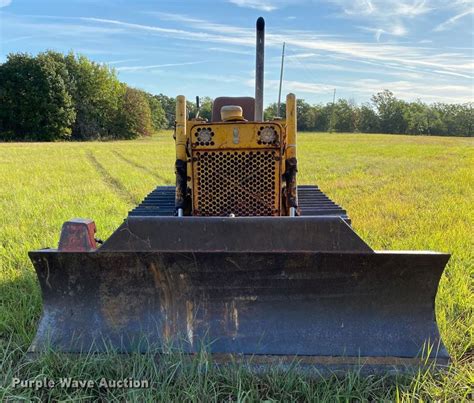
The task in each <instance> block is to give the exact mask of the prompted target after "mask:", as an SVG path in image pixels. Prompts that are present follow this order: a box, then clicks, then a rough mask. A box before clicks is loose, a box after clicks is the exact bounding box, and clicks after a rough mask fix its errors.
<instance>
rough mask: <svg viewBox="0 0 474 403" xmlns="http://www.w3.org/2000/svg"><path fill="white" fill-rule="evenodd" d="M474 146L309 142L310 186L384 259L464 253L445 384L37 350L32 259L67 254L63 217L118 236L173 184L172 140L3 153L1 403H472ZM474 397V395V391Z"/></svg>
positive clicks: (308, 138) (440, 314) (403, 139)
mask: <svg viewBox="0 0 474 403" xmlns="http://www.w3.org/2000/svg"><path fill="white" fill-rule="evenodd" d="M473 146H474V139H466V138H440V137H414V136H390V135H359V134H351V135H335V134H331V135H330V134H310V133H306V134H301V135H300V138H299V161H300V169H299V183H301V184H315V183H317V184H318V185H319V186H320V187H321V188H322V189H323V190H324V191H325V192H326V193H327V194H328V195H329V196H330V197H331V198H333V199H334V200H335V201H336V202H338V203H339V204H341V205H342V206H344V207H345V209H346V210H348V212H349V214H350V216H351V218H352V221H353V226H354V228H355V229H356V231H357V232H358V233H359V234H360V235H361V236H362V237H363V238H364V239H365V240H366V241H367V242H368V243H369V244H370V245H371V246H372V247H373V248H375V249H421V250H437V251H446V252H450V253H452V258H451V260H450V263H449V264H448V267H447V269H446V271H445V274H444V276H443V278H442V281H441V285H440V289H439V292H438V297H437V301H436V313H437V319H438V324H439V327H440V330H441V334H442V337H443V340H444V342H445V344H446V346H447V348H448V350H449V352H450V354H451V356H452V358H453V363H452V366H451V368H450V369H449V370H448V371H447V372H445V373H442V374H438V375H435V376H432V375H430V374H429V373H419V374H417V375H416V376H412V377H398V378H394V377H366V378H364V377H361V376H359V375H358V374H348V375H347V376H346V377H343V378H336V377H332V378H329V379H317V378H306V377H305V376H304V375H301V374H299V373H298V372H296V371H293V372H289V373H284V372H278V371H274V372H272V373H269V374H264V375H260V376H254V375H252V374H250V373H248V372H247V371H246V370H245V369H244V368H240V367H238V368H234V369H232V370H230V369H215V368H213V367H208V360H207V358H206V357H205V356H202V357H197V358H196V360H195V362H193V363H192V365H183V363H182V360H181V359H180V357H179V356H178V355H170V356H169V357H167V358H166V359H167V360H168V361H167V362H165V363H161V364H159V363H157V362H155V361H154V360H153V359H152V357H151V355H136V356H132V357H131V358H128V359H124V358H122V357H120V356H117V355H114V354H110V355H105V356H100V357H92V356H87V357H83V358H81V359H78V358H74V357H64V356H58V355H55V354H53V353H51V354H47V355H45V356H43V357H39V358H37V359H36V360H34V361H30V360H28V359H27V358H26V356H25V352H26V350H27V348H28V346H29V343H30V342H31V339H32V337H33V336H34V333H35V326H36V322H37V320H38V318H39V315H40V312H41V298H40V294H39V288H38V284H37V282H36V276H35V274H34V272H33V269H32V266H31V264H30V262H29V260H28V257H27V252H28V251H29V250H32V249H37V248H41V247H45V246H56V244H57V242H58V237H59V232H60V228H61V224H62V223H63V221H65V220H67V219H69V218H72V217H90V218H93V219H94V220H95V222H96V224H97V227H98V236H99V237H100V238H107V237H108V236H109V235H110V234H111V232H112V231H113V230H114V229H115V228H116V227H117V226H118V225H119V224H120V223H121V222H122V220H123V218H124V217H125V216H126V214H127V212H128V210H130V209H131V208H132V206H134V205H135V204H136V203H138V202H139V201H140V200H141V199H142V198H143V197H144V196H145V195H146V194H147V193H148V192H150V191H151V190H152V189H153V188H154V187H155V186H156V185H159V184H171V183H172V182H173V176H174V175H173V163H174V148H173V141H172V139H171V134H170V133H169V132H167V133H163V134H161V135H159V136H156V137H153V138H151V139H147V140H138V141H129V142H109V143H53V144H51V143H49V144H19V143H11V144H0V302H1V304H0V375H1V379H0V400H1V401H4V400H7V399H13V400H16V399H25V400H30V399H47V398H49V399H56V400H68V399H73V398H80V399H84V400H87V399H91V398H116V399H120V400H125V399H127V400H128V399H132V398H139V399H149V400H152V399H156V400H161V401H166V400H168V399H172V400H175V401H183V400H192V401H222V400H239V401H254V400H267V401H275V400H276V401H279V400H283V401H290V400H294V399H296V400H300V401H301V400H313V401H318V400H324V399H328V400H329V399H331V398H338V399H340V400H364V399H376V400H379V399H380V400H382V399H386V400H412V399H417V398H421V399H424V400H432V399H440V400H445V399H451V400H463V399H469V397H470V398H472V394H471V395H469V393H470V392H471V391H472V387H473V385H474V363H473V360H474V354H473V347H474V292H473V291H474V280H473V278H474V147H473ZM66 376H69V377H73V378H78V379H93V380H98V379H100V378H102V377H106V378H109V379H122V378H127V377H133V378H135V379H148V380H149V382H150V388H148V389H103V388H102V389H101V388H98V387H94V388H91V389H79V390H76V389H61V388H54V389H41V390H38V391H35V390H34V389H27V388H13V387H12V386H11V380H12V378H13V377H18V378H22V379H30V380H39V379H42V378H44V377H46V378H50V379H58V378H59V377H66ZM471 393H472V392H471Z"/></svg>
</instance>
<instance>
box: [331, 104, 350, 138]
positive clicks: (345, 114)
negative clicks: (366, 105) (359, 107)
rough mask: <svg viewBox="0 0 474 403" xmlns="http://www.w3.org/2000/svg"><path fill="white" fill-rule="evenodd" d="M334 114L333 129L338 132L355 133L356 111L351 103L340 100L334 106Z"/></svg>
mask: <svg viewBox="0 0 474 403" xmlns="http://www.w3.org/2000/svg"><path fill="white" fill-rule="evenodd" d="M333 106H334V114H332V113H331V115H332V119H331V128H332V130H335V131H337V132H353V131H354V129H355V116H356V115H355V111H354V107H353V105H352V104H351V103H349V102H348V101H346V100H345V99H339V100H338V101H337V103H335V104H334V105H333Z"/></svg>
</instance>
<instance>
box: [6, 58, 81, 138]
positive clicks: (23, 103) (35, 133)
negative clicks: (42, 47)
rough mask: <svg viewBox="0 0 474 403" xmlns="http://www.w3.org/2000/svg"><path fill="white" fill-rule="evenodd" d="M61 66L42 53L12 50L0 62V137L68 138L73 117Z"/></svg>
mask: <svg viewBox="0 0 474 403" xmlns="http://www.w3.org/2000/svg"><path fill="white" fill-rule="evenodd" d="M60 70H61V66H60V65H59V63H58V62H57V61H56V60H54V59H53V58H50V57H48V55H46V54H41V55H39V56H38V57H36V58H34V57H32V56H30V55H28V54H21V53H20V54H11V55H9V56H8V58H7V62H6V63H4V64H2V65H1V66H0V105H2V107H1V108H0V128H1V130H2V134H1V135H0V136H1V137H0V139H1V138H3V139H21V140H36V141H52V140H56V139H60V138H68V137H69V136H70V134H71V129H70V127H71V124H72V122H73V121H74V118H75V112H74V107H73V101H72V98H71V96H70V95H69V93H68V91H67V85H66V83H65V81H64V77H63V76H62V74H61V73H60V72H59V71H60Z"/></svg>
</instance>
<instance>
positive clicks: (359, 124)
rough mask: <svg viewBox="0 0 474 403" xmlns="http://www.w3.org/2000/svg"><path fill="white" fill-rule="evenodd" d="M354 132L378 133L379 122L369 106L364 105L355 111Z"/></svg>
mask: <svg viewBox="0 0 474 403" xmlns="http://www.w3.org/2000/svg"><path fill="white" fill-rule="evenodd" d="M356 130H357V131H359V132H361V133H378V132H379V131H380V122H379V118H378V116H377V114H376V113H375V111H374V110H373V109H372V107H371V106H370V105H367V104H364V105H361V106H360V108H358V109H357V119H356Z"/></svg>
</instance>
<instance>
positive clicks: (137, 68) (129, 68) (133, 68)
mask: <svg viewBox="0 0 474 403" xmlns="http://www.w3.org/2000/svg"><path fill="white" fill-rule="evenodd" d="M201 63H206V62H205V61H199V62H184V63H166V64H152V65H146V66H123V67H117V68H116V69H115V70H117V71H140V70H152V69H159V68H163V67H176V66H188V65H190V64H201Z"/></svg>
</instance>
